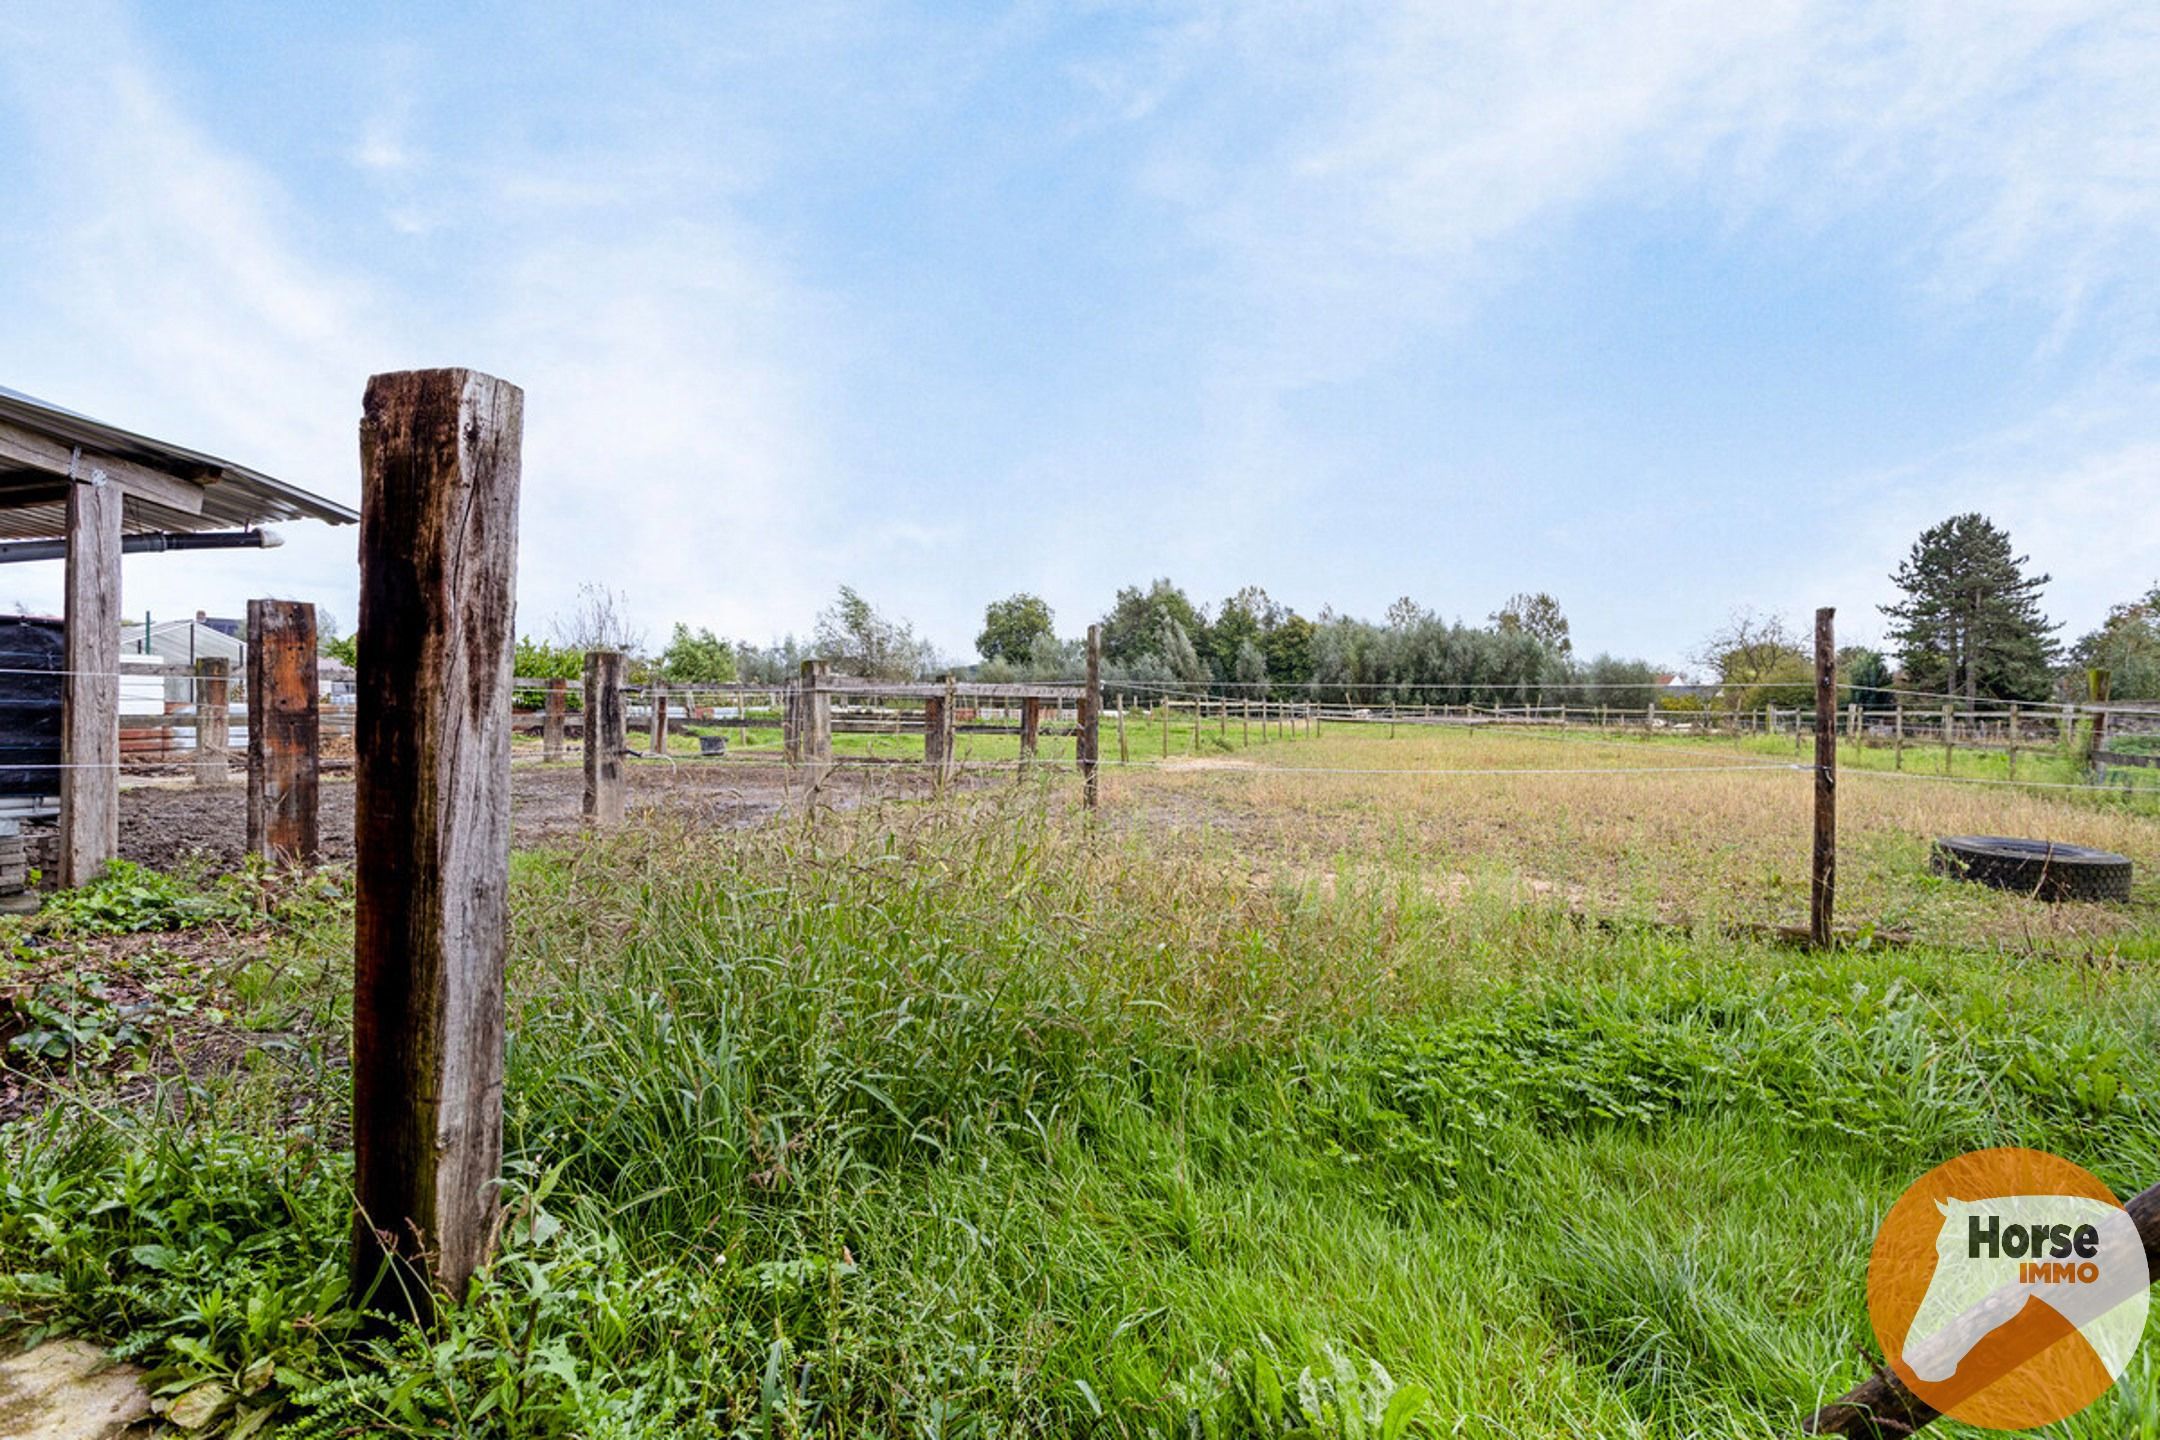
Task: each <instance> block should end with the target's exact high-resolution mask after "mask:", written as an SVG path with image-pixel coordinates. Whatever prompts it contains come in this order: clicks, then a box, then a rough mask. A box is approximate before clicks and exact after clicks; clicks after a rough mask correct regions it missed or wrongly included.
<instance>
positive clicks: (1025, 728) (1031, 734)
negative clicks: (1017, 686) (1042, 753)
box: [1020, 695, 1042, 773]
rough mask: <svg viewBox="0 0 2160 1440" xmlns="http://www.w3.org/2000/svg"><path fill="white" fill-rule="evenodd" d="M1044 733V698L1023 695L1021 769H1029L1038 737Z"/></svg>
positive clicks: (1021, 711) (1021, 710)
mask: <svg viewBox="0 0 2160 1440" xmlns="http://www.w3.org/2000/svg"><path fill="white" fill-rule="evenodd" d="M1041 734H1042V698H1041V697H1040V696H1036V695H1027V696H1023V697H1022V698H1021V701H1020V769H1021V771H1022V773H1025V772H1026V770H1027V762H1028V761H1030V760H1033V759H1034V758H1035V749H1036V743H1037V740H1038V738H1039V737H1040V736H1041Z"/></svg>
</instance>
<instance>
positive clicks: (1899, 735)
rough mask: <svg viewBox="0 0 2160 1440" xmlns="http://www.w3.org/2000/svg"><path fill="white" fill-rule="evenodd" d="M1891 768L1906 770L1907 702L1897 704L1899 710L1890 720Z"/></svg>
mask: <svg viewBox="0 0 2160 1440" xmlns="http://www.w3.org/2000/svg"><path fill="white" fill-rule="evenodd" d="M1890 727H1891V728H1890V735H1891V739H1890V745H1891V750H1890V768H1891V769H1893V770H1903V769H1904V768H1905V702H1904V701H1903V700H1900V701H1898V702H1897V710H1896V712H1895V713H1894V714H1893V715H1892V716H1891V718H1890Z"/></svg>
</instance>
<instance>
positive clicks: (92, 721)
mask: <svg viewBox="0 0 2160 1440" xmlns="http://www.w3.org/2000/svg"><path fill="white" fill-rule="evenodd" d="M123 499H124V496H123V492H122V491H121V488H120V486H119V485H118V484H117V483H115V482H113V481H111V480H108V479H106V478H105V477H104V476H103V475H102V474H96V473H93V475H92V477H91V478H89V479H87V480H84V479H77V480H73V481H71V482H70V483H69V484H68V487H67V521H66V523H67V537H66V544H67V574H66V577H65V580H64V582H63V583H64V585H65V588H66V592H67V593H66V599H65V603H64V609H63V613H64V615H65V638H64V639H63V641H62V654H63V656H64V657H65V659H64V664H65V667H66V670H67V675H66V677H65V679H64V682H63V686H62V689H61V705H60V726H61V729H60V735H61V740H60V763H61V766H62V769H61V771H60V883H61V885H62V886H75V885H87V884H88V883H90V882H91V881H92V880H95V879H97V877H98V875H99V874H100V873H102V872H103V870H104V869H105V864H106V862H107V861H109V860H111V859H112V858H113V856H114V855H116V854H118V853H119V850H120V673H119V672H120V516H121V509H122V502H123Z"/></svg>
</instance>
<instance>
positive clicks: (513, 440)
mask: <svg viewBox="0 0 2160 1440" xmlns="http://www.w3.org/2000/svg"><path fill="white" fill-rule="evenodd" d="M524 408H525V397H524V393H523V392H522V391H520V390H519V389H518V388H517V387H516V386H514V385H510V384H506V383H504V382H503V381H501V380H497V379H494V378H492V377H490V376H486V375H481V374H478V373H475V372H473V371H470V370H422V371H411V372H406V373H403V374H394V375H378V376H375V377H374V378H373V379H371V380H370V381H369V382H368V387H367V397H366V401H365V408H364V410H363V415H362V419H361V423H360V457H361V458H360V467H361V519H360V628H359V645H360V654H361V656H362V657H364V658H363V663H364V664H365V665H366V666H367V670H368V674H367V683H366V684H364V685H363V686H362V687H361V691H360V730H359V746H358V750H357V762H356V765H355V822H354V839H355V849H356V852H357V860H356V866H355V885H356V908H355V915H354V925H353V960H354V965H353V1059H352V1075H353V1152H354V1162H355V1173H354V1187H355V1191H356V1196H357V1200H358V1205H359V1212H358V1214H357V1216H356V1217H355V1223H354V1227H353V1250H352V1280H353V1288H354V1291H355V1293H356V1294H361V1293H367V1292H368V1291H369V1290H370V1289H372V1291H373V1295H372V1304H373V1305H375V1306H377V1307H380V1308H383V1309H388V1310H392V1311H402V1312H404V1313H406V1314H408V1315H411V1316H412V1317H413V1318H416V1319H420V1320H422V1321H425V1320H426V1319H427V1318H428V1317H429V1316H430V1315H431V1314H432V1312H433V1311H434V1309H435V1308H436V1306H437V1305H438V1304H442V1303H450V1304H455V1303H457V1301H458V1300H460V1299H461V1298H462V1297H463V1296H464V1294H465V1290H466V1286H467V1283H468V1282H469V1281H470V1279H471V1278H472V1275H473V1273H474V1272H475V1271H476V1270H477V1269H478V1268H479V1267H480V1266H481V1265H483V1264H484V1263H485V1262H486V1260H487V1258H488V1253H489V1249H490V1247H491V1246H492V1244H493V1243H494V1237H495V1228H496V1215H497V1204H498V1202H497V1189H498V1186H499V1184H500V1179H501V1171H502V1083H503V1082H502V1075H503V960H504V956H505V953H506V951H507V948H508V935H509V923H510V690H511V686H510V670H511V656H512V653H513V648H512V647H513V631H512V626H511V619H512V615H513V607H514V603H515V596H516V578H517V524H518V479H519V465H520V449H521V445H522V435H523V429H524V420H523V416H524ZM386 1268H387V1269H388V1270H389V1271H390V1272H393V1273H390V1274H388V1275H385V1274H384V1273H383V1272H384V1270H385V1269H386ZM378 1280H380V1281H381V1283H380V1284H377V1283H376V1282H377V1281H378Z"/></svg>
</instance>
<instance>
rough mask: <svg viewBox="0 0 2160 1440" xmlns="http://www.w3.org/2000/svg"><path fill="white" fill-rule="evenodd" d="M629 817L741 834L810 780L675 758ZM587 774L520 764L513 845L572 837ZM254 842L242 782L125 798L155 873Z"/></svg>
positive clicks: (891, 787) (920, 784) (875, 774)
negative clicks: (649, 816) (650, 815)
mask: <svg viewBox="0 0 2160 1440" xmlns="http://www.w3.org/2000/svg"><path fill="white" fill-rule="evenodd" d="M919 769H920V767H902V766H892V767H883V766H879V767H864V768H852V767H850V768H843V769H840V770H838V771H835V772H834V774H833V776H832V778H831V781H830V782H829V791H828V793H829V797H830V799H831V801H832V803H834V804H836V805H842V806H845V805H851V804H855V803H857V802H859V801H860V800H861V799H863V798H864V797H865V796H870V795H875V796H892V795H899V794H912V793H919V792H921V791H922V790H923V789H924V788H925V781H924V780H923V777H922V776H921V775H920V774H919V773H910V772H911V771H912V772H919ZM628 776H629V786H630V797H629V803H630V813H631V815H632V816H635V815H637V814H638V812H640V811H651V810H668V811H672V812H675V813H678V814H681V815H683V816H685V817H686V818H688V819H689V821H690V822H691V823H692V824H693V825H694V826H697V827H700V828H707V829H741V828H744V827H747V826H751V825H755V824H757V823H758V822H759V821H761V820H764V819H766V818H767V817H768V816H771V815H774V814H777V813H779V812H780V811H782V810H785V809H788V808H790V807H791V806H794V805H799V804H800V803H801V801H802V799H803V777H802V773H801V772H800V771H791V770H789V769H787V768H786V767H784V766H781V765H764V764H757V765H750V764H743V765H737V764H731V763H727V762H700V761H694V760H686V761H675V762H669V763H666V764H661V763H657V762H655V763H651V764H632V765H631V766H630V767H629V770H628ZM584 787H585V779H584V771H583V768H582V767H581V766H579V765H577V764H563V765H541V764H537V763H530V762H519V763H518V764H516V765H514V766H512V768H511V783H510V823H511V826H512V844H514V845H516V846H517V847H519V848H521V849H522V848H526V847H529V846H533V845H538V844H542V843H544V842H546V841H547V840H549V839H552V838H556V837H559V836H563V835H567V834H570V833H573V832H575V831H576V830H577V828H578V826H579V823H580V813H581V810H582V808H583V804H584ZM320 824H321V827H322V846H323V858H324V859H325V860H329V861H342V860H350V859H351V858H352V853H353V786H352V777H351V775H350V774H346V775H325V776H324V777H323V780H322V800H321V811H320ZM246 843H247V788H246V786H245V785H244V784H242V783H239V782H238V781H237V780H236V781H235V783H232V784H228V785H225V786H222V787H212V786H198V785H195V784H193V783H192V782H189V781H186V780H179V779H175V780H172V781H159V782H155V783H150V784H144V785H137V786H131V787H129V788H127V789H125V790H122V791H121V792H120V853H121V855H122V856H123V857H125V858H126V859H129V860H134V861H137V862H139V863H141V864H144V865H148V866H150V867H152V868H153V869H157V870H172V869H175V868H183V869H184V868H195V867H201V868H205V869H208V870H212V871H218V870H227V869H231V868H232V867H234V866H236V865H238V864H239V863H240V856H241V853H242V851H243V849H244V848H245V846H246Z"/></svg>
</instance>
